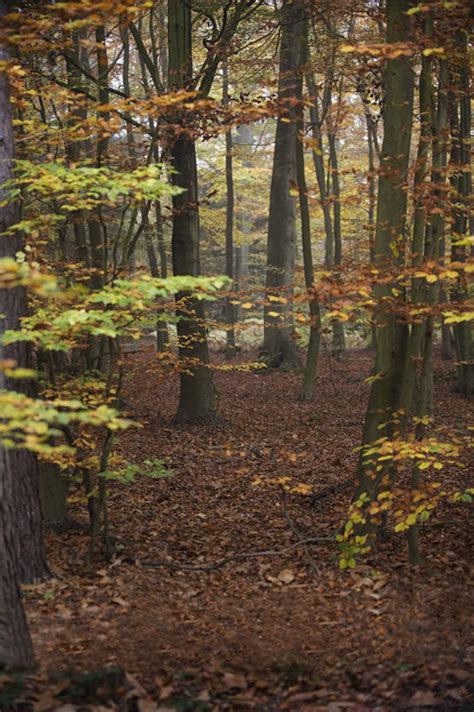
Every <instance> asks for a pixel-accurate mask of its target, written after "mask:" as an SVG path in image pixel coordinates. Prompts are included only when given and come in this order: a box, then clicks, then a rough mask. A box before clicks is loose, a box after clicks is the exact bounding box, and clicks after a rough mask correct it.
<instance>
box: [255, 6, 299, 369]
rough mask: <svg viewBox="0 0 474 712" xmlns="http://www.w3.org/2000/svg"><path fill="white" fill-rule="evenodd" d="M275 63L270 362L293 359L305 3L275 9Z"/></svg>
mask: <svg viewBox="0 0 474 712" xmlns="http://www.w3.org/2000/svg"><path fill="white" fill-rule="evenodd" d="M280 13H281V14H280V27H281V39H280V67H279V79H278V105H279V112H280V113H279V117H278V121H277V128H276V136H275V149H274V156H273V173H272V182H271V188H270V211H269V218H268V240H267V272H266V280H265V288H266V292H267V297H270V298H271V297H272V296H273V297H276V298H277V299H278V297H279V298H280V300H281V301H276V302H273V301H271V300H270V302H269V305H268V306H266V307H265V334H264V343H263V354H264V355H265V358H266V360H267V362H268V364H269V365H271V366H272V367H285V368H293V367H295V366H297V365H298V357H297V351H296V343H295V340H294V327H293V321H292V318H291V295H292V284H293V280H294V267H295V249H296V200H295V193H296V195H297V194H298V191H297V190H295V187H296V146H297V140H298V138H297V132H298V129H297V120H296V119H297V116H296V109H295V104H297V103H298V101H301V94H302V71H303V62H302V59H303V47H304V37H303V33H304V30H303V28H304V27H305V22H304V18H305V3H304V2H302V0H295V1H294V2H289V0H285V1H284V2H283V6H282V8H281V11H280Z"/></svg>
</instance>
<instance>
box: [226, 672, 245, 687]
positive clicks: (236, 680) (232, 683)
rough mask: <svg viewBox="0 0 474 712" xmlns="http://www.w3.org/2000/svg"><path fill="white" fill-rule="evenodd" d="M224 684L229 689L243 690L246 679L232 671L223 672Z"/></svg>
mask: <svg viewBox="0 0 474 712" xmlns="http://www.w3.org/2000/svg"><path fill="white" fill-rule="evenodd" d="M224 684H225V686H226V687H227V688H228V689H229V690H230V689H238V690H245V689H246V687H247V680H246V679H245V677H244V676H243V675H234V673H232V672H225V673H224Z"/></svg>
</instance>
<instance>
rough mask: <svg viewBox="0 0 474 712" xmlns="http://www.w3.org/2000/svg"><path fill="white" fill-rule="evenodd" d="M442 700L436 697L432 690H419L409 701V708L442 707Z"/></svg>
mask: <svg viewBox="0 0 474 712" xmlns="http://www.w3.org/2000/svg"><path fill="white" fill-rule="evenodd" d="M442 704H443V703H442V700H440V699H438V698H437V697H435V696H434V694H433V693H432V692H431V690H417V692H415V694H414V695H413V696H412V697H410V699H409V700H408V705H407V706H408V707H437V706H439V705H442Z"/></svg>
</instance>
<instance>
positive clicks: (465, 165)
mask: <svg viewBox="0 0 474 712" xmlns="http://www.w3.org/2000/svg"><path fill="white" fill-rule="evenodd" d="M456 45H457V50H458V51H457V57H455V59H454V61H453V66H452V71H451V81H450V85H451V86H452V87H454V91H450V94H449V115H450V116H449V118H450V128H451V156H450V163H451V164H452V167H453V169H454V171H455V172H453V176H452V178H451V185H452V187H453V189H454V191H455V195H454V201H455V205H454V207H453V218H454V219H453V222H452V226H451V235H452V242H451V258H452V260H453V262H460V263H463V262H465V261H466V256H467V255H466V246H465V245H459V244H456V243H457V242H458V241H460V240H462V238H463V237H465V236H466V235H469V233H470V223H471V220H470V211H469V200H470V199H471V197H472V176H471V144H470V140H471V138H470V132H471V97H470V91H469V81H470V71H469V52H468V49H467V39H466V35H465V32H464V31H462V30H457V31H456ZM456 88H457V89H458V96H459V98H458V96H456V91H455V90H456ZM467 299H468V287H467V279H466V274H465V273H464V272H462V273H461V274H460V276H459V278H458V280H457V282H456V285H455V286H454V288H453V289H452V292H451V301H452V302H454V303H456V304H462V303H464V302H466V301H467ZM453 332H454V344H455V349H456V357H457V377H458V389H459V391H460V392H461V393H462V394H463V395H465V396H468V395H472V394H473V393H474V341H473V336H472V322H469V321H467V322H461V323H459V324H454V326H453Z"/></svg>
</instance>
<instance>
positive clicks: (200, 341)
mask: <svg viewBox="0 0 474 712" xmlns="http://www.w3.org/2000/svg"><path fill="white" fill-rule="evenodd" d="M168 47H169V87H170V88H173V87H174V88H187V87H189V86H190V84H191V81H192V37H191V4H190V3H188V2H186V1H185V0H168ZM170 154H171V162H172V165H173V168H174V170H175V171H176V173H175V175H174V177H173V180H174V183H175V184H176V185H178V186H179V187H180V188H182V189H183V192H182V193H180V194H179V195H176V196H174V197H173V231H172V240H171V247H172V256H173V271H174V274H175V275H192V276H198V275H199V273H200V261H199V207H198V183H197V180H198V179H197V165H196V145H195V142H194V140H193V139H192V138H190V137H189V136H188V135H187V134H186V132H185V131H184V132H183V133H181V134H180V135H179V136H178V137H175V140H174V141H173V144H172V146H171V149H170ZM177 302H178V308H177V314H178V324H177V329H178V340H179V357H180V361H181V366H182V370H181V374H180V381H181V384H180V385H181V388H180V398H179V406H178V412H177V414H176V420H177V421H178V422H202V421H209V420H213V419H215V417H216V415H217V413H216V389H215V386H214V382H213V378H212V371H211V370H210V368H209V349H208V345H207V338H206V329H205V323H204V316H205V315H204V305H203V302H202V301H198V300H197V299H195V298H193V297H191V296H190V295H189V294H186V293H184V294H183V293H181V294H178V295H177Z"/></svg>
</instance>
